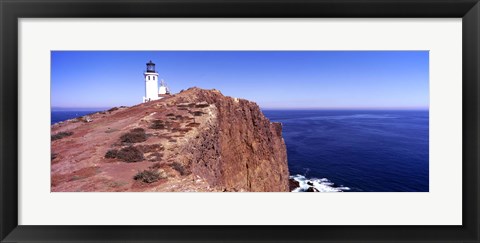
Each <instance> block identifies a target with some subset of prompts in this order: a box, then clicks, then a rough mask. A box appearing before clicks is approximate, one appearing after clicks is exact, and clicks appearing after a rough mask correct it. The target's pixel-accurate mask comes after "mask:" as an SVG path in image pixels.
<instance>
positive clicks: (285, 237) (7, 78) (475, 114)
mask: <svg viewBox="0 0 480 243" xmlns="http://www.w3.org/2000/svg"><path fill="white" fill-rule="evenodd" d="M0 13H1V24H0V30H1V36H0V38H1V39H0V42H1V51H0V53H1V54H0V55H1V59H0V60H1V61H0V62H1V63H0V64H1V65H0V73H1V80H0V92H1V99H0V166H1V167H0V169H1V185H0V194H1V202H0V215H1V219H0V224H1V225H0V239H1V240H2V242H27V241H28V242H32V241H35V242H54V241H55V242H73V241H76V242H84V241H85V242H86V241H88V242H104V241H105V242H106V241H108V242H147V241H148V242H306V241H308V242H479V241H480V233H479V218H480V217H479V191H480V188H479V179H478V178H479V177H480V171H479V149H478V148H479V145H480V144H479V138H480V136H479V132H480V129H479V124H480V123H479V114H480V113H479V88H480V86H479V81H480V80H479V77H480V76H479V67H480V52H479V45H480V29H479V28H480V18H479V17H480V4H479V3H478V0H255V1H252V0H225V1H219V0H142V1H136V0H119V1H107V0H98V1H93V0H63V1H59V0H38V1H34V0H0ZM47 17H48V18H59V17H62V18H63V17H66V18H72V17H79V18H88V17H100V18H120V17H127V18H139V17H142V18H150V17H218V18H231V17H241V18H251V17H261V18H266V17H269V18H277V17H289V18H290V17H292V18H294V17H310V18H329V17H335V18H351V17H354V18H357V17H358V18H365V17H369V18H378V17H386V18H390V17H402V18H410V17H419V18H437V17H438V18H462V42H463V43H462V45H463V47H462V48H463V50H462V55H463V57H462V62H463V69H462V72H463V83H462V89H463V98H462V99H463V101H462V102H463V108H462V112H463V115H462V119H463V121H462V122H463V132H462V136H463V138H462V142H463V150H462V152H463V161H462V163H463V169H462V171H463V179H462V185H463V189H462V190H463V192H462V193H463V196H462V197H463V198H462V200H463V213H462V217H463V224H462V225H461V226H219V225H218V226H213V225H212V226H60V225H59V226H34V225H28V226H27V225H18V218H17V212H18V168H17V162H18V142H19V140H18V135H17V132H18V92H17V90H18V74H17V70H18V24H17V21H18V19H19V18H47ZM39 210H40V209H39ZM299 210H301V209H299ZM288 211H290V209H286V211H285V212H283V213H284V214H287V213H289V212H288ZM279 217H281V215H279Z"/></svg>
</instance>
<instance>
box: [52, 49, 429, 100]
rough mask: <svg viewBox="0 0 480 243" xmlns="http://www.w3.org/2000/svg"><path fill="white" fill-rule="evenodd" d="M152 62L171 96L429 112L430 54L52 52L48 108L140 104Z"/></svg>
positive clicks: (402, 52)
mask: <svg viewBox="0 0 480 243" xmlns="http://www.w3.org/2000/svg"><path fill="white" fill-rule="evenodd" d="M149 60H152V61H153V62H154V63H155V64H156V70H157V72H158V73H159V76H160V78H162V79H164V80H165V81H166V82H167V84H168V85H169V87H170V89H171V91H172V92H173V93H177V92H179V91H180V90H182V89H187V88H189V87H193V86H197V87H200V88H206V89H212V88H215V89H218V90H220V91H221V92H222V93H223V94H225V95H228V96H233V97H239V98H245V99H249V100H252V101H255V102H257V104H259V105H260V107H261V108H263V109H272V108H273V109H281V108H289V109H316V108H319V109H336V108H339V109H428V105H429V53H428V51H52V52H51V92H52V93H51V104H52V107H64V108H106V107H113V106H121V105H126V106H131V105H135V104H138V103H141V102H142V97H143V96H144V92H145V91H144V90H145V88H144V78H143V72H144V70H145V68H146V66H145V63H146V62H148V61H149Z"/></svg>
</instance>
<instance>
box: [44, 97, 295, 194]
mask: <svg viewBox="0 0 480 243" xmlns="http://www.w3.org/2000/svg"><path fill="white" fill-rule="evenodd" d="M88 118H89V119H88V120H87V119H85V118H76V119H71V120H68V121H65V122H62V123H59V124H54V125H52V137H55V140H53V141H52V166H51V177H52V181H51V186H52V191H183V192H189V191H259V192H262V191H289V181H288V180H289V174H288V166H287V155H286V148H285V143H284V141H283V138H282V126H281V124H279V123H272V122H270V121H269V120H268V119H267V118H266V117H265V116H264V115H263V114H262V112H261V111H260V109H259V107H258V105H256V104H255V103H254V102H250V101H247V100H244V99H238V98H232V97H226V96H224V95H222V94H221V93H220V92H219V91H217V90H203V89H199V88H190V89H188V90H186V91H183V92H181V93H179V94H176V95H173V96H171V97H168V98H164V99H161V100H158V101H153V102H148V103H143V104H139V105H136V106H133V107H120V108H115V109H110V110H109V111H105V112H98V113H95V114H90V115H88ZM134 178H136V179H134Z"/></svg>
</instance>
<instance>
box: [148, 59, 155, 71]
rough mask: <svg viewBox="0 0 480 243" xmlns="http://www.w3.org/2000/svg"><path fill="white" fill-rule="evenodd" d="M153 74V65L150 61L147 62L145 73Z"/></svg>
mask: <svg viewBox="0 0 480 243" xmlns="http://www.w3.org/2000/svg"><path fill="white" fill-rule="evenodd" d="M154 72H155V63H153V62H152V60H150V61H149V62H147V73H154Z"/></svg>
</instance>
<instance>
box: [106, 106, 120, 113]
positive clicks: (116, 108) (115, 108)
mask: <svg viewBox="0 0 480 243" xmlns="http://www.w3.org/2000/svg"><path fill="white" fill-rule="evenodd" d="M116 110H118V107H113V108H111V109H109V110H108V112H109V113H110V112H112V111H116Z"/></svg>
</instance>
